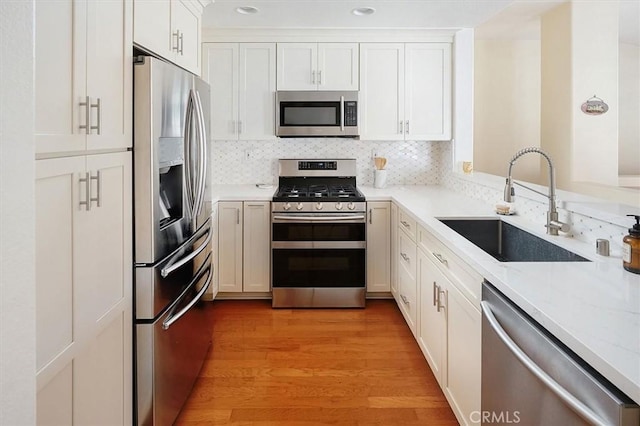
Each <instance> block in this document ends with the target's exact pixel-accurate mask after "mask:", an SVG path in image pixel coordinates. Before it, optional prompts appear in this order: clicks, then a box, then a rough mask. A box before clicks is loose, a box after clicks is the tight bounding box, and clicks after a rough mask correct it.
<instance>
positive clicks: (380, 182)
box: [373, 170, 387, 188]
mask: <svg viewBox="0 0 640 426" xmlns="http://www.w3.org/2000/svg"><path fill="white" fill-rule="evenodd" d="M385 186H387V171H386V170H374V171H373V187H374V188H384V187H385Z"/></svg>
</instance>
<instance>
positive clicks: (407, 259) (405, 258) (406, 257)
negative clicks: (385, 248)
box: [400, 253, 411, 263]
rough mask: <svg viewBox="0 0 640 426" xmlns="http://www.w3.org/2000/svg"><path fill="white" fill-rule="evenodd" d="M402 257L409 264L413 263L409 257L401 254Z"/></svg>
mask: <svg viewBox="0 0 640 426" xmlns="http://www.w3.org/2000/svg"><path fill="white" fill-rule="evenodd" d="M400 256H402V258H403V259H404V261H405V262H407V263H409V262H410V261H411V259H409V256H407V255H406V254H405V253H400Z"/></svg>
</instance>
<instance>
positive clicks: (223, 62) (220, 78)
mask: <svg viewBox="0 0 640 426" xmlns="http://www.w3.org/2000/svg"><path fill="white" fill-rule="evenodd" d="M202 50H203V56H204V66H203V70H202V77H203V78H204V80H205V81H207V82H208V83H209V85H210V86H211V100H210V105H211V109H210V113H211V118H210V120H211V138H212V139H219V140H236V139H238V127H239V126H238V55H239V53H238V52H239V45H238V43H204V44H203V49H202Z"/></svg>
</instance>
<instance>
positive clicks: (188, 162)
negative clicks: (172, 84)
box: [184, 90, 195, 215]
mask: <svg viewBox="0 0 640 426" xmlns="http://www.w3.org/2000/svg"><path fill="white" fill-rule="evenodd" d="M194 109H195V104H194V100H193V90H191V91H190V92H189V99H188V101H187V110H186V116H185V121H184V162H185V167H184V170H185V181H186V185H185V186H186V193H187V194H186V195H187V207H188V208H189V212H190V213H191V214H192V215H193V209H194V207H195V206H194V204H195V195H194V190H195V188H194V182H193V179H194V177H195V176H194V170H193V158H192V152H191V141H192V132H191V130H192V129H191V128H192V126H193V119H194V113H195V112H194Z"/></svg>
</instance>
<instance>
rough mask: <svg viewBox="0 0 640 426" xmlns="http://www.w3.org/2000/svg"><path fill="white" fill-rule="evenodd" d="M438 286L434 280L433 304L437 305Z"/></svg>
mask: <svg viewBox="0 0 640 426" xmlns="http://www.w3.org/2000/svg"><path fill="white" fill-rule="evenodd" d="M437 289H438V286H437V285H436V282H435V281H434V282H433V306H436V294H437V293H438V290H437Z"/></svg>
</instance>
